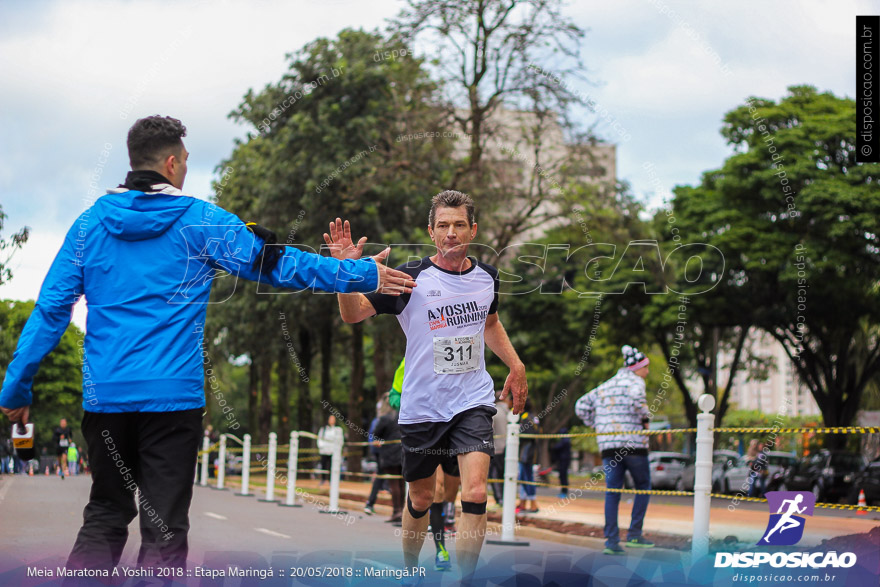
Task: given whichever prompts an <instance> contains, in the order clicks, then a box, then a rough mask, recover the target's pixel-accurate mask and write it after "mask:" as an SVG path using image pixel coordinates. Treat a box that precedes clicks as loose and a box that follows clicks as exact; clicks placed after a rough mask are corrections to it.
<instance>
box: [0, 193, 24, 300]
mask: <svg viewBox="0 0 880 587" xmlns="http://www.w3.org/2000/svg"><path fill="white" fill-rule="evenodd" d="M5 221H6V214H5V213H4V212H3V207H2V206H0V232H2V231H3V225H4V223H5ZM28 236H30V228H28V227H27V226H25V227H23V228H21V229H19V231H18V232H16V233H14V234H12V235H10V236H9V238H8V240H7V239H5V238H0V285H3V284H4V283H8V282H9V280H10V279H12V270H11V269H10V268H9V261H11V260H12V256H13V255H14V254H15V252H16V251H17V250H18V249H20V248H21V247H22V245H24V244H25V243H26V242H27V240H28Z"/></svg>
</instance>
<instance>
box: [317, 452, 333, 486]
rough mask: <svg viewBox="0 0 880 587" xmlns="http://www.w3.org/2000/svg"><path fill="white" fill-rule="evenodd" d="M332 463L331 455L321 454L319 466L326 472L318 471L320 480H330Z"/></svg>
mask: <svg viewBox="0 0 880 587" xmlns="http://www.w3.org/2000/svg"><path fill="white" fill-rule="evenodd" d="M332 463H333V455H321V466H320V467H319V468H320V469H324V470H325V471H327V472H326V473H320V475H321V481H330V465H331V464H332Z"/></svg>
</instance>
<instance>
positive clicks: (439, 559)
mask: <svg viewBox="0 0 880 587" xmlns="http://www.w3.org/2000/svg"><path fill="white" fill-rule="evenodd" d="M405 368H406V359H405V358H404V359H403V360H402V361H400V365H398V366H397V371H395V372H394V383H393V384H392V386H391V391H390V392H389V398H388V402H389V403H390V404H391V407H393V408H394V409H395V410H400V394H401V388H402V387H403V376H404V373H405ZM509 398H510V396H508V399H509ZM446 458H447V460H448V461H449V462H448V463H447V464H446V468H447V469H448V470H449V472H448V473H444V471H443V465H438V466H437V469H436V470H437V476H436V481H435V484H434V503H432V504H431V513H430V514H429V520H430V528H431V536H433V538H434V548H435V550H436V551H437V552H436V553H435V554H434V570H435V571H448V570H449V569H451V568H452V563H451V562H450V561H449V552H447V550H446V532H447V531H448V532H449V533H450V534H454V533H455V496H456V495H458V488H459V486H460V485H461V473H460V472H459V470H458V459H457V457H455V456H448V457H446ZM450 510H451V511H450Z"/></svg>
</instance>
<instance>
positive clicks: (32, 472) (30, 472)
mask: <svg viewBox="0 0 880 587" xmlns="http://www.w3.org/2000/svg"><path fill="white" fill-rule="evenodd" d="M28 476H29V477H33V476H34V467H33V465H31V467H30V468H29V469H28Z"/></svg>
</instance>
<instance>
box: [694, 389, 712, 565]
mask: <svg viewBox="0 0 880 587" xmlns="http://www.w3.org/2000/svg"><path fill="white" fill-rule="evenodd" d="M697 406H698V407H699V408H700V411H702V412H703V413H702V414H697V456H696V461H695V463H694V535H693V537H692V539H691V561H692V562H696V561H697V559H699V558H702V557H704V556H706V554H707V553H708V552H709V512H710V510H711V508H712V498H711V497H710V496H709V494H710V493H711V492H712V446H713V444H714V442H715V435H714V433H713V432H712V430H711V428H712V426H713V425H714V424H715V414H712V413H711V412H712V409H714V408H715V398H714V397H712V396H711V395H708V394H703V395H701V396H700V399H699V400H697Z"/></svg>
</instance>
